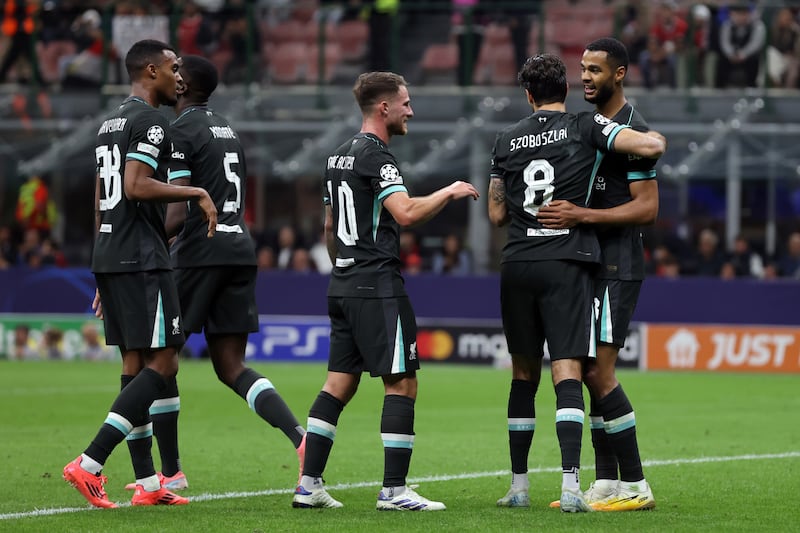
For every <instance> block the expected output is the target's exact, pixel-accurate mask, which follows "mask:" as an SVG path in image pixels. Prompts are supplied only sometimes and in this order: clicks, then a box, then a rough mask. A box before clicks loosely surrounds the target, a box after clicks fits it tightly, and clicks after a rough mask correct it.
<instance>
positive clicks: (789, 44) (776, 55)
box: [767, 7, 800, 89]
mask: <svg viewBox="0 0 800 533" xmlns="http://www.w3.org/2000/svg"><path fill="white" fill-rule="evenodd" d="M798 63H800V25H798V24H797V21H796V20H795V18H794V14H793V13H792V10H791V9H789V8H788V7H784V8H781V9H779V10H778V12H777V13H776V14H775V19H774V21H773V24H772V31H771V32H770V36H769V45H767V74H768V75H769V82H770V84H771V85H772V86H773V87H786V88H790V89H794V88H796V87H797V78H798Z"/></svg>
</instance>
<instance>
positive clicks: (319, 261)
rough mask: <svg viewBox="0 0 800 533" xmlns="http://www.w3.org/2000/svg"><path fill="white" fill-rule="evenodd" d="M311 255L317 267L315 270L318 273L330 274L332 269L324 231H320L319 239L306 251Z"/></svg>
mask: <svg viewBox="0 0 800 533" xmlns="http://www.w3.org/2000/svg"><path fill="white" fill-rule="evenodd" d="M308 252H309V254H310V255H311V260H312V261H314V265H315V266H316V267H317V272H319V273H320V274H330V273H331V270H332V269H333V264H332V263H331V256H330V255H329V254H328V244H327V242H326V240H325V231H321V232H320V234H319V239H317V242H315V243H314V246H312V247H311V249H310V250H309V251H308Z"/></svg>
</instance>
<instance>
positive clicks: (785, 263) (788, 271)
mask: <svg viewBox="0 0 800 533" xmlns="http://www.w3.org/2000/svg"><path fill="white" fill-rule="evenodd" d="M776 266H777V267H778V273H779V274H780V276H781V277H783V278H794V279H800V231H795V232H792V233H791V234H790V235H789V238H788V239H787V240H786V252H785V253H784V254H783V256H782V257H781V258H780V259H779V260H778V262H777V265H776Z"/></svg>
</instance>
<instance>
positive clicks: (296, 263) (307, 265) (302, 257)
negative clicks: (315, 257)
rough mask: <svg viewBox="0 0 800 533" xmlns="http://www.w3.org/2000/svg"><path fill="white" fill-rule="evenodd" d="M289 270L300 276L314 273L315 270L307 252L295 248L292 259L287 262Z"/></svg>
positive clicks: (303, 249)
mask: <svg viewBox="0 0 800 533" xmlns="http://www.w3.org/2000/svg"><path fill="white" fill-rule="evenodd" d="M289 270H291V271H292V272H298V273H300V274H309V273H311V272H316V268H314V262H313V261H312V260H311V256H310V255H309V253H308V250H306V249H305V248H295V249H294V250H293V251H292V258H291V261H290V262H289Z"/></svg>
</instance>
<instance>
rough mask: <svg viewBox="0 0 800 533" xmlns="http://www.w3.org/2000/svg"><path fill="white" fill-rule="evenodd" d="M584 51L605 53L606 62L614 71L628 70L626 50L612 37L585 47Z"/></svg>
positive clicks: (598, 40)
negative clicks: (606, 56)
mask: <svg viewBox="0 0 800 533" xmlns="http://www.w3.org/2000/svg"><path fill="white" fill-rule="evenodd" d="M586 49H587V50H588V51H590V52H605V53H606V54H608V62H609V64H610V65H611V66H613V67H614V68H615V69H616V68H619V67H625V69H626V70H627V69H628V63H629V62H630V60H629V58H628V49H627V48H625V45H624V44H622V42H621V41H618V40H617V39H614V38H613V37H603V38H601V39H597V40H595V41H592V42H590V43H589V44H587V45H586Z"/></svg>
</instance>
